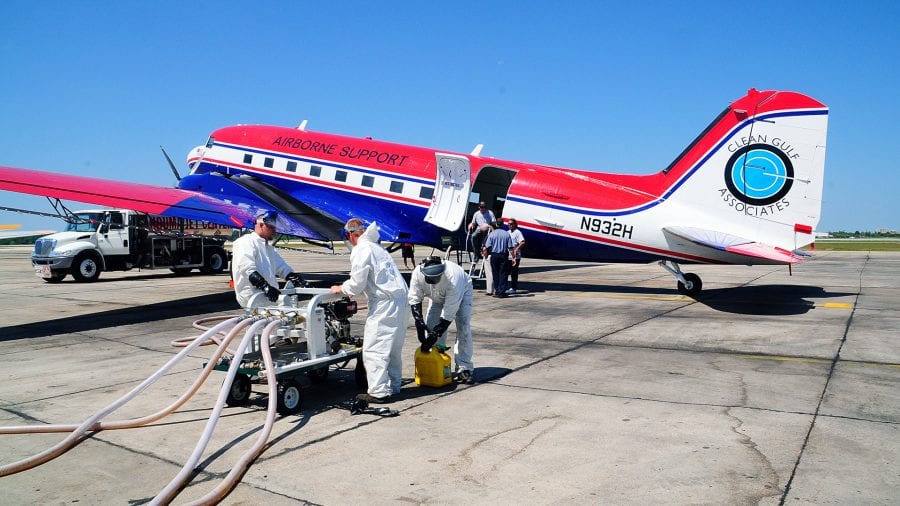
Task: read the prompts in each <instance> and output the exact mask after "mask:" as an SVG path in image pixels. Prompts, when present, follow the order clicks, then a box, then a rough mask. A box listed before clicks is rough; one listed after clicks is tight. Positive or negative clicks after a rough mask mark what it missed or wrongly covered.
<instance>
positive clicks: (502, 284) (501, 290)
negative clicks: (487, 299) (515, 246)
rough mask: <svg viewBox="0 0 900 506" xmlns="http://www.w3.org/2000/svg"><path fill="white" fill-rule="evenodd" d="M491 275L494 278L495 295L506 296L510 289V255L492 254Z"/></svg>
mask: <svg viewBox="0 0 900 506" xmlns="http://www.w3.org/2000/svg"><path fill="white" fill-rule="evenodd" d="M491 274H492V276H493V278H494V295H505V294H506V289H507V288H509V284H508V283H507V279H506V278H508V277H509V254H508V253H505V252H504V253H491Z"/></svg>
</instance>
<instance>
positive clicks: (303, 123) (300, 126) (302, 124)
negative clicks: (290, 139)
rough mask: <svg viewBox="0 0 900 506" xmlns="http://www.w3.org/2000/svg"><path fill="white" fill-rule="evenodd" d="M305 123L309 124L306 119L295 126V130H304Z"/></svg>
mask: <svg viewBox="0 0 900 506" xmlns="http://www.w3.org/2000/svg"><path fill="white" fill-rule="evenodd" d="M307 123H309V120H308V119H305V120H303V121H301V122H300V124H299V125H297V130H306V124H307Z"/></svg>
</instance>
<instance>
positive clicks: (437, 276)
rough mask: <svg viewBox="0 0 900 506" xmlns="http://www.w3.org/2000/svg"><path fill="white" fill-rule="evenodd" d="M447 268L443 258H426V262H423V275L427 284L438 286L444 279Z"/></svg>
mask: <svg viewBox="0 0 900 506" xmlns="http://www.w3.org/2000/svg"><path fill="white" fill-rule="evenodd" d="M446 268H447V266H446V265H444V261H443V260H441V257H438V256H429V257H425V260H423V261H422V275H423V276H425V282H426V283H428V284H429V285H434V284H437V283H438V282H439V281H440V280H441V278H442V277H444V270H446Z"/></svg>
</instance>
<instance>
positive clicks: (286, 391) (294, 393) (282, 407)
mask: <svg viewBox="0 0 900 506" xmlns="http://www.w3.org/2000/svg"><path fill="white" fill-rule="evenodd" d="M301 401H302V398H301V397H300V385H299V384H298V383H297V382H296V381H294V380H292V379H286V380H282V381H279V382H278V413H280V414H282V415H294V414H297V413H299V412H300V403H301Z"/></svg>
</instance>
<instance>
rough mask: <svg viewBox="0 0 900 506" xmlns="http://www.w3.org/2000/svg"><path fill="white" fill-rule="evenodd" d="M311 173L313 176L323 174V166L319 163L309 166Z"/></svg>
mask: <svg viewBox="0 0 900 506" xmlns="http://www.w3.org/2000/svg"><path fill="white" fill-rule="evenodd" d="M309 175H310V176H313V177H319V176H321V175H322V167H319V166H318V165H313V166H312V167H310V168H309Z"/></svg>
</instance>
